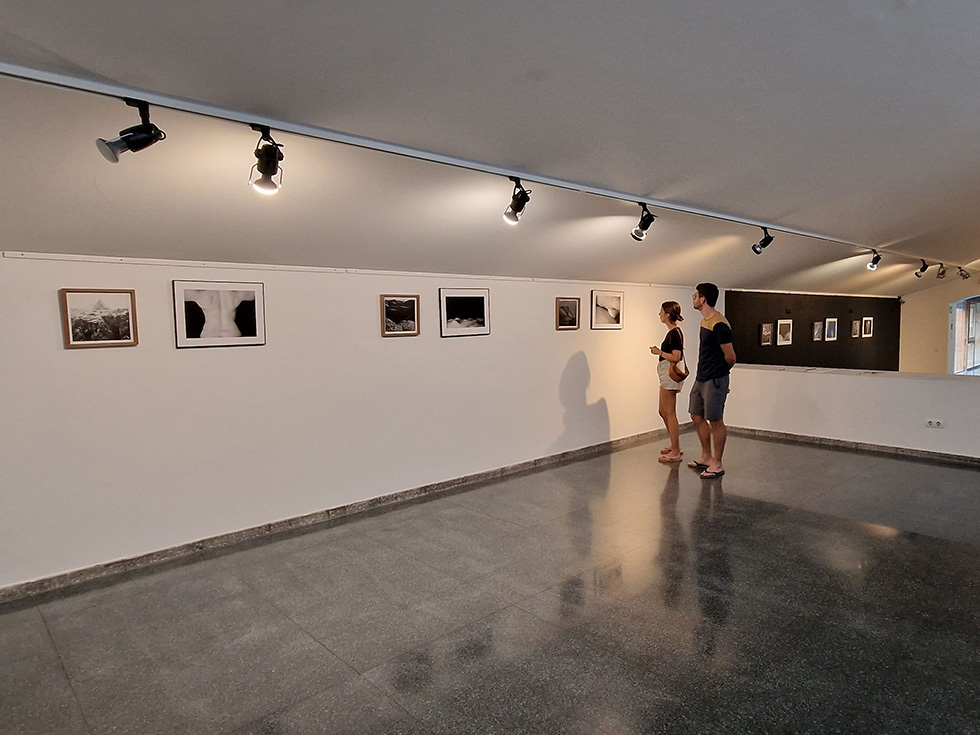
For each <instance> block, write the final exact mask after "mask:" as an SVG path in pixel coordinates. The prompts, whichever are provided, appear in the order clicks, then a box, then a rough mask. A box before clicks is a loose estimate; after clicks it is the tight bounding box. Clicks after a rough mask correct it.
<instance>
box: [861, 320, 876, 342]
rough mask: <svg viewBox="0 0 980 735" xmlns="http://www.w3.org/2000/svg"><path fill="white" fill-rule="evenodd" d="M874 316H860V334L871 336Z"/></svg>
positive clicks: (873, 328)
mask: <svg viewBox="0 0 980 735" xmlns="http://www.w3.org/2000/svg"><path fill="white" fill-rule="evenodd" d="M874 330H875V318H874V317H873V316H865V317H861V336H862V337H871V336H873V335H874Z"/></svg>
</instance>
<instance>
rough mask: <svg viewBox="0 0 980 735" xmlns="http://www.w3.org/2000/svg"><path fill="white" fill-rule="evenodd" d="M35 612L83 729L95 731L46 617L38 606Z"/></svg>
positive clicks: (90, 731)
mask: <svg viewBox="0 0 980 735" xmlns="http://www.w3.org/2000/svg"><path fill="white" fill-rule="evenodd" d="M37 612H38V617H40V618H41V622H42V624H43V625H44V632H45V634H46V635H47V637H48V641H49V642H50V643H51V648H52V649H53V650H54V652H55V655H56V656H57V657H58V666H59V668H60V669H61V673H62V674H64V677H65V683H66V684H67V685H68V689H69V690H70V691H71V696H72V699H73V700H74V702H75V707H76V709H77V711H78V714H79V715H80V716H81V718H82V722H83V723H84V724H85V729H86V730H87V731H88V732H89V733H92V732H95V731H94V730H93V729H92V723H91V722H89V717H88V714H87V713H86V711H85V707H84V706H82V700H81V698H80V697H79V696H78V691H77V690H76V689H75V684H74V682H73V681H72V678H71V676H70V675H69V674H68V669H67V667H66V666H65V661H64V658H63V657H62V655H61V649H60V648H59V647H58V645H57V644H56V643H55V642H54V636H52V634H51V629H50V628H49V627H48V621H47V619H46V618H45V617H44V614H43V613H42V612H41V609H40V608H38V611H37Z"/></svg>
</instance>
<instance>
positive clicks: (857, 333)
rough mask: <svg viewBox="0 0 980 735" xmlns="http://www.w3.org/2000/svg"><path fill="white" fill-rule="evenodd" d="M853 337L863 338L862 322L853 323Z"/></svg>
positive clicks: (856, 320)
mask: <svg viewBox="0 0 980 735" xmlns="http://www.w3.org/2000/svg"><path fill="white" fill-rule="evenodd" d="M851 336H852V337H860V336H861V320H860V319H855V320H854V321H852V322H851Z"/></svg>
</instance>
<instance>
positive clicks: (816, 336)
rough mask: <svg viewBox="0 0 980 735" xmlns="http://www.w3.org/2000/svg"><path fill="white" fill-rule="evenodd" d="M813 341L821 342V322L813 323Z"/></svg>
mask: <svg viewBox="0 0 980 735" xmlns="http://www.w3.org/2000/svg"><path fill="white" fill-rule="evenodd" d="M813 341H814V342H822V341H823V322H814V323H813Z"/></svg>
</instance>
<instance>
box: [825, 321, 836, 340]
mask: <svg viewBox="0 0 980 735" xmlns="http://www.w3.org/2000/svg"><path fill="white" fill-rule="evenodd" d="M825 322H826V323H825V324H824V328H823V339H824V342H836V341H837V317H835V316H829V317H827V319H826V320H825Z"/></svg>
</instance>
